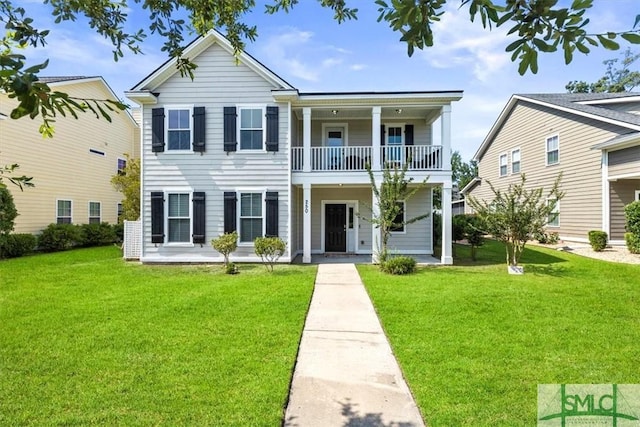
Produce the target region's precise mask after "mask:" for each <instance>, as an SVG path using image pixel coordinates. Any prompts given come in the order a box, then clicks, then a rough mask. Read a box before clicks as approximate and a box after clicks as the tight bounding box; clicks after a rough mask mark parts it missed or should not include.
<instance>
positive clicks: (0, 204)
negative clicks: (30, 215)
mask: <svg viewBox="0 0 640 427" xmlns="http://www.w3.org/2000/svg"><path fill="white" fill-rule="evenodd" d="M17 216H18V210H17V209H16V205H15V203H14V202H13V196H12V195H11V193H10V192H9V190H8V189H7V188H6V187H0V237H3V236H7V235H9V233H11V232H12V231H13V225H14V221H15V219H16V217H17Z"/></svg>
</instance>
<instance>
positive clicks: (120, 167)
mask: <svg viewBox="0 0 640 427" xmlns="http://www.w3.org/2000/svg"><path fill="white" fill-rule="evenodd" d="M126 167H127V160H126V159H118V175H124V173H125V172H124V170H125V168H126Z"/></svg>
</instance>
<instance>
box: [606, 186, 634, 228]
mask: <svg viewBox="0 0 640 427" xmlns="http://www.w3.org/2000/svg"><path fill="white" fill-rule="evenodd" d="M639 190H640V179H621V180H619V181H612V182H611V183H610V186H609V194H610V197H611V199H610V202H609V203H610V205H609V206H610V209H611V213H610V216H609V220H610V223H609V227H610V228H609V234H610V235H609V239H611V240H622V239H624V233H625V216H624V207H625V206H626V205H628V204H629V203H631V202H633V201H634V200H635V192H636V191H639Z"/></svg>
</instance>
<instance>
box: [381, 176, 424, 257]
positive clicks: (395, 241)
mask: <svg viewBox="0 0 640 427" xmlns="http://www.w3.org/2000/svg"><path fill="white" fill-rule="evenodd" d="M406 209H407V212H406V215H405V219H411V218H414V217H416V216H419V215H423V214H425V213H429V212H431V211H432V209H431V189H430V188H425V189H423V190H420V191H418V192H417V193H416V194H415V195H414V196H413V197H412V198H411V199H409V201H408V202H407V203H406ZM432 228H433V227H431V216H429V217H427V218H425V219H423V220H421V221H417V222H414V223H413V224H409V225H407V226H405V232H404V233H392V234H391V238H390V239H389V244H388V247H389V250H390V252H391V253H394V252H397V253H403V251H408V253H415V252H420V253H428V254H432V253H433V247H432V232H431V230H432Z"/></svg>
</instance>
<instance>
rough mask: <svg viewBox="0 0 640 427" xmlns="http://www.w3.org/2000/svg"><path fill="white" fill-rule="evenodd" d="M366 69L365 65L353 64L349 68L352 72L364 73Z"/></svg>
mask: <svg viewBox="0 0 640 427" xmlns="http://www.w3.org/2000/svg"><path fill="white" fill-rule="evenodd" d="M365 68H367V66H366V65H365V64H353V65H351V66H350V67H349V69H350V70H351V71H362V70H364V69H365Z"/></svg>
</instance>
